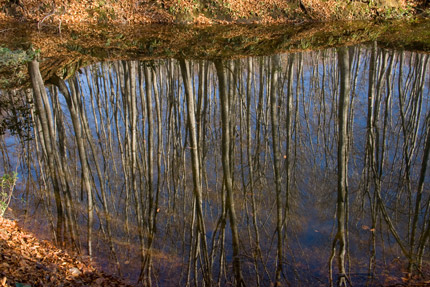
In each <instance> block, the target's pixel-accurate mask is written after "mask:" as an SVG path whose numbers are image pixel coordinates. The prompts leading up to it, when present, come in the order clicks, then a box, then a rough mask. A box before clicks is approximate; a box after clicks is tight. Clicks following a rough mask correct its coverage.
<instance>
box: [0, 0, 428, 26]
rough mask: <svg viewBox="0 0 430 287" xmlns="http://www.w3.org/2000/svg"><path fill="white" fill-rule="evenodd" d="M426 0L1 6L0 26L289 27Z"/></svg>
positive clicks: (399, 10)
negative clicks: (23, 23)
mask: <svg viewBox="0 0 430 287" xmlns="http://www.w3.org/2000/svg"><path fill="white" fill-rule="evenodd" d="M423 3H425V2H423V0H412V1H407V0H379V1H363V2H362V1H346V0H211V1H208V0H155V1H154V0H122V1H119V0H79V1H78V0H69V1H60V0H18V1H16V0H14V1H10V0H0V6H1V7H3V8H1V9H0V21H1V20H21V21H30V22H38V23H39V24H43V23H52V24H55V25H59V26H60V25H61V24H67V23H68V24H71V23H73V24H77V23H84V22H85V23H87V24H97V23H111V24H113V23H115V24H125V23H127V24H132V23H133V24H137V23H139V24H143V23H181V24H183V23H198V24H212V23H286V22H290V21H296V22H297V21H304V20H316V21H328V20H358V19H362V20H363V19H373V18H378V17H380V18H384V19H385V18H399V17H404V16H410V15H412V14H414V13H416V12H417V11H418V10H417V8H419V7H422V6H423Z"/></svg>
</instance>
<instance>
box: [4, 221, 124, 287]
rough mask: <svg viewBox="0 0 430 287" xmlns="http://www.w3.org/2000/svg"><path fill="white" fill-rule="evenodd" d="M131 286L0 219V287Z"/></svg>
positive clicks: (78, 257)
mask: <svg viewBox="0 0 430 287" xmlns="http://www.w3.org/2000/svg"><path fill="white" fill-rule="evenodd" d="M6 286H7V287H9V286H22V287H24V286H25V287H28V286H130V285H127V284H126V283H124V282H122V281H121V280H120V279H118V278H116V277H114V276H112V275H109V274H106V273H104V272H102V271H99V270H97V269H96V268H95V267H94V266H93V265H92V264H91V262H90V261H89V260H88V259H85V258H84V257H82V256H79V255H77V254H74V253H72V252H68V251H64V250H61V249H58V248H57V247H55V246H54V245H53V244H52V243H50V242H48V241H39V240H38V239H37V238H36V237H35V236H34V235H33V234H31V233H29V232H26V231H24V230H22V229H21V228H20V227H19V226H18V224H17V223H16V222H15V221H12V220H9V219H5V218H3V217H0V287H6Z"/></svg>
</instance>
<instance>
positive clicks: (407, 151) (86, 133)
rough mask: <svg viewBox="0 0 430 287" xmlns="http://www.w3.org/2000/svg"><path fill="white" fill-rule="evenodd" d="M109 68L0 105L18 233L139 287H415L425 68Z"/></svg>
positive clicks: (298, 53)
mask: <svg viewBox="0 0 430 287" xmlns="http://www.w3.org/2000/svg"><path fill="white" fill-rule="evenodd" d="M215 45H216V44H214V46H215ZM191 50H192V49H190V51H191ZM133 53H135V51H134V52H133ZM119 58H122V59H105V60H104V61H91V64H89V65H87V64H83V63H82V62H80V63H79V65H77V66H74V68H73V69H69V70H68V71H67V72H64V71H63V72H62V73H58V72H55V73H51V72H46V70H43V69H41V66H42V65H43V63H44V60H43V53H41V55H40V56H39V57H36V59H34V60H32V61H30V62H29V63H28V72H29V75H30V80H31V84H29V86H27V87H26V86H23V87H22V88H15V89H7V90H1V92H0V94H1V97H2V98H3V99H9V102H14V103H15V105H14V107H17V108H14V109H10V110H9V115H15V117H10V118H7V119H8V121H9V122H8V123H10V122H13V120H12V118H14V120H15V122H13V123H14V124H11V125H7V126H8V127H11V126H12V127H15V128H14V129H12V130H11V131H5V133H4V135H3V136H2V138H1V150H2V154H1V156H0V159H1V161H2V166H3V172H11V171H13V170H16V171H17V172H18V174H19V184H18V186H17V190H16V191H15V200H14V201H13V203H12V209H13V210H14V212H15V215H14V216H16V217H18V218H19V219H20V220H21V222H22V224H24V225H26V226H27V228H30V229H33V230H34V231H36V232H38V233H39V234H40V236H41V237H44V236H45V237H49V238H51V239H52V240H54V241H55V242H56V243H57V244H58V245H60V246H64V247H67V248H72V249H76V250H79V251H80V252H82V253H83V254H88V255H91V256H93V257H94V260H95V261H96V262H97V263H98V264H99V265H100V266H101V267H102V268H103V269H104V270H106V271H108V272H111V273H114V274H117V275H118V276H121V277H123V278H125V279H126V280H128V281H129V282H131V283H132V284H137V285H139V284H143V285H148V286H149V285H154V286H190V285H195V286H203V285H204V286H212V285H217V286H228V285H237V286H276V284H278V285H279V286H284V285H285V286H287V285H290V286H328V285H348V286H349V285H354V286H363V285H369V286H376V285H377V286H380V285H385V286H388V285H395V284H399V283H402V282H403V281H404V280H408V279H409V280H412V281H411V282H414V280H417V281H419V280H428V276H429V275H430V273H429V272H430V269H429V263H430V254H429V252H428V244H429V242H428V241H429V236H430V225H429V219H430V210H429V207H430V193H429V183H430V182H429V172H430V171H429V170H428V157H429V153H430V122H429V121H430V97H429V96H430V73H429V64H430V63H429V62H430V61H429V55H428V54H427V53H424V52H416V51H407V50H404V49H393V48H386V47H381V45H379V44H378V41H376V40H375V41H370V42H369V41H365V42H363V43H355V44H349V45H347V46H342V45H340V46H337V47H326V48H321V49H316V50H311V49H295V50H294V51H291V52H286V51H282V52H276V51H275V53H273V54H268V55H260V54H259V55H252V54H251V55H243V54H239V55H237V56H234V55H230V56H228V57H226V56H222V55H218V56H213V55H212V56H210V57H201V58H193V57H189V56H186V57H178V56H177V54H176V56H175V57H157V58H152V59H142V58H141V57H135V58H129V57H119ZM70 70H72V71H73V72H70ZM28 87H30V88H28ZM5 101H6V100H5ZM17 103H20V104H19V105H18V104H17Z"/></svg>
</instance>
